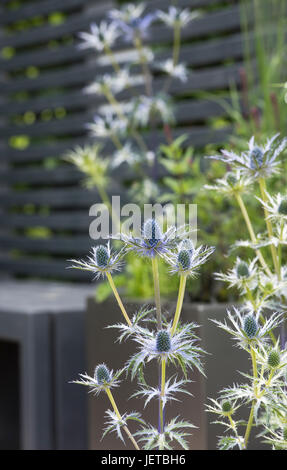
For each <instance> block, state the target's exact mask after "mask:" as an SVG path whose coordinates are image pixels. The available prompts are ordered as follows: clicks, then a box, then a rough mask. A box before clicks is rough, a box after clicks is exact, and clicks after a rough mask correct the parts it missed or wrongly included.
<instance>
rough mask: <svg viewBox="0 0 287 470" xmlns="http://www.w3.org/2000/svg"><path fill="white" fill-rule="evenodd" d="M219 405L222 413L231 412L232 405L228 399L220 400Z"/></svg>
mask: <svg viewBox="0 0 287 470" xmlns="http://www.w3.org/2000/svg"><path fill="white" fill-rule="evenodd" d="M221 406H222V411H223V413H227V414H229V413H231V411H232V405H231V403H230V401H224V402H222V404H221Z"/></svg>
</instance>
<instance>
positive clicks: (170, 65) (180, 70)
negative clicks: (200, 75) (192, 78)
mask: <svg viewBox="0 0 287 470" xmlns="http://www.w3.org/2000/svg"><path fill="white" fill-rule="evenodd" d="M156 68H158V69H159V70H162V71H163V72H165V73H166V74H168V75H170V76H171V77H173V78H178V79H179V80H181V81H182V82H186V81H187V79H188V69H187V68H186V66H185V65H184V64H174V61H173V60H172V59H167V60H166V61H164V62H160V63H159V64H156Z"/></svg>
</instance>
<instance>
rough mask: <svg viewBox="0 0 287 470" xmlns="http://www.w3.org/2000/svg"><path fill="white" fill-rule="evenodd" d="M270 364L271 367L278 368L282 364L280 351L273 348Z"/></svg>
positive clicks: (269, 357) (269, 359)
mask: <svg viewBox="0 0 287 470" xmlns="http://www.w3.org/2000/svg"><path fill="white" fill-rule="evenodd" d="M268 365H269V367H272V368H276V367H278V366H279V365H280V353H279V352H278V351H277V350H276V349H273V350H272V351H271V352H270V353H269V356H268Z"/></svg>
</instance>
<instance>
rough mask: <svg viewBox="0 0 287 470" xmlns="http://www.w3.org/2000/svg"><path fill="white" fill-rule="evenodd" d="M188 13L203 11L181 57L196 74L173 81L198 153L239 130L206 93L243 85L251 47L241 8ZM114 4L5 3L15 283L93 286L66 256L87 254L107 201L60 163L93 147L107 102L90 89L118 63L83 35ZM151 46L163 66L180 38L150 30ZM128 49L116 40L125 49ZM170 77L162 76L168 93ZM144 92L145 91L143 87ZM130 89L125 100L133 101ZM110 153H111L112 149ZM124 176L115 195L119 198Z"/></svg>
mask: <svg viewBox="0 0 287 470" xmlns="http://www.w3.org/2000/svg"><path fill="white" fill-rule="evenodd" d="M168 4H169V2H167V1H166V0H149V1H148V2H147V8H148V9H149V10H150V11H153V10H156V9H159V8H160V9H167V6H168ZM178 4H179V6H183V7H194V8H200V9H201V10H202V15H201V17H200V18H199V19H197V20H195V21H194V22H193V23H192V25H191V26H190V27H187V28H186V29H185V30H184V32H183V40H184V44H183V47H182V50H181V57H180V60H181V61H183V62H185V63H186V64H187V65H188V66H189V67H191V68H192V74H191V75H190V79H189V80H188V81H187V82H186V83H183V84H182V83H179V82H176V81H174V82H173V84H172V87H171V91H172V94H173V95H174V96H175V97H176V118H177V127H176V128H175V129H174V130H173V135H174V136H177V135H180V134H182V133H187V134H188V136H189V140H190V142H191V144H192V145H194V146H195V147H202V146H203V145H205V144H206V143H218V144H220V143H222V142H223V141H224V140H225V139H226V137H227V136H228V135H229V133H230V128H229V127H227V128H220V129H216V128H213V126H212V125H210V122H211V118H214V117H216V116H221V115H223V114H224V110H223V109H222V107H221V106H220V105H219V104H217V103H216V102H214V101H209V100H207V99H202V98H200V97H198V92H200V91H209V92H211V91H224V90H226V91H227V90H228V89H229V86H230V84H231V82H233V83H238V82H239V70H240V67H241V66H242V58H243V45H242V39H241V34H240V15H239V5H238V1H232V0H229V1H225V0H179V2H178ZM112 5H114V3H113V2H112V1H104V0H99V1H95V0H61V2H60V1H59V0H19V1H18V2H15V1H12V0H10V1H9V0H5V1H3V0H2V1H1V6H0V81H1V82H0V152H1V165H0V182H1V187H2V188H3V191H1V193H0V196H1V202H0V209H1V210H0V226H1V229H0V252H1V255H0V273H1V272H2V273H9V274H12V275H16V276H32V277H44V278H46V277H52V278H56V279H78V280H85V279H87V278H89V276H87V277H85V276H84V273H82V272H81V273H78V271H76V270H67V269H65V268H66V267H67V261H66V259H67V258H69V257H71V256H72V257H74V256H84V255H85V254H86V252H87V250H89V248H90V246H91V244H92V241H91V240H90V239H89V237H88V228H89V224H90V218H89V216H88V209H89V207H90V205H91V204H92V203H95V202H97V201H98V200H99V198H98V195H97V193H96V191H87V190H85V189H82V188H81V186H80V185H79V183H80V181H81V179H82V175H81V174H80V173H79V172H78V171H77V170H75V169H74V168H73V167H71V165H69V164H65V163H64V162H63V161H62V159H61V156H62V155H63V153H64V152H65V151H66V150H67V149H69V148H73V147H74V146H75V145H76V144H82V143H86V142H87V141H89V137H88V136H87V131H86V124H87V123H88V122H90V121H91V120H92V118H93V115H94V113H95V110H96V109H97V108H99V107H100V106H101V105H102V104H103V103H104V100H103V99H102V98H99V97H98V96H96V95H95V96H93V95H92V96H91V95H87V94H84V93H83V91H82V90H83V88H84V87H85V86H87V85H88V84H89V83H90V82H91V81H93V80H94V79H96V78H97V77H98V76H100V75H101V74H103V73H105V72H109V71H111V68H110V67H109V66H106V65H105V66H104V65H101V64H100V63H99V61H98V60H97V57H96V56H95V53H94V52H93V51H91V50H83V49H79V48H78V47H77V44H78V38H77V33H78V32H80V31H85V30H88V29H89V25H90V23H91V22H98V21H100V20H101V18H103V17H104V15H105V13H106V11H107V10H109V9H110V8H111V7H112ZM147 42H148V43H149V44H150V45H153V44H156V45H157V46H161V47H160V48H159V52H157V54H158V59H159V60H162V59H164V58H166V57H167V56H168V54H169V52H170V47H171V46H170V45H171V42H172V33H171V32H170V31H169V30H168V29H167V28H165V27H164V26H162V25H160V24H154V25H153V26H152V27H151V34H150V35H149V37H148V39H147ZM126 48H127V43H124V42H122V43H120V42H118V43H117V46H116V50H117V51H120V50H122V49H126ZM162 84H163V78H162V77H161V76H160V75H159V76H157V77H156V79H155V89H156V90H160V89H161V87H162ZM136 91H141V86H140V85H139V86H138V87H136ZM128 96H129V92H128V91H125V92H123V93H122V94H121V95H120V99H121V100H126V99H127V98H128ZM144 138H145V140H146V141H147V142H148V143H149V144H150V145H155V144H157V143H159V142H161V141H162V140H163V138H164V137H163V132H162V129H161V128H158V129H156V130H154V131H152V132H146V134H145V135H144ZM106 150H107V151H108V150H109V147H108V145H107V146H106ZM118 181H119V177H118V175H117V183H116V182H114V186H113V188H111V191H112V192H114V193H115V194H117V191H118Z"/></svg>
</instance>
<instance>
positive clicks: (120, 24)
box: [109, 3, 155, 41]
mask: <svg viewBox="0 0 287 470" xmlns="http://www.w3.org/2000/svg"><path fill="white" fill-rule="evenodd" d="M145 8H146V5H145V3H138V4H136V5H135V4H133V3H128V4H126V5H124V6H123V7H122V8H121V9H114V10H111V12H110V14H109V16H110V18H111V19H112V20H113V24H114V25H116V27H117V28H119V29H120V30H121V31H122V33H123V34H124V39H125V41H131V40H132V39H133V38H134V37H135V36H140V37H142V38H145V37H147V35H148V29H149V27H150V25H151V23H152V22H153V21H154V19H155V15H154V14H153V13H149V14H147V15H143V12H144V10H145Z"/></svg>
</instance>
